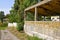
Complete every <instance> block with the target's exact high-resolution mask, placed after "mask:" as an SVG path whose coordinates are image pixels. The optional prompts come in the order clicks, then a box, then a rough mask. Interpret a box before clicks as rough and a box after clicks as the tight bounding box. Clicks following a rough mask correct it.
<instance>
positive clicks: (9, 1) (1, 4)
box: [0, 0, 14, 15]
mask: <svg viewBox="0 0 60 40" xmlns="http://www.w3.org/2000/svg"><path fill="white" fill-rule="evenodd" d="M13 4H14V0H0V11H4V12H5V15H6V14H8V13H9V10H10V9H11V7H12V6H13Z"/></svg>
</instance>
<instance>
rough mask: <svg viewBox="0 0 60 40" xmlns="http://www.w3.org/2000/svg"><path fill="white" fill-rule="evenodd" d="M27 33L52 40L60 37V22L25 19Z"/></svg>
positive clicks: (57, 39)
mask: <svg viewBox="0 0 60 40" xmlns="http://www.w3.org/2000/svg"><path fill="white" fill-rule="evenodd" d="M24 30H25V33H27V34H28V35H31V36H33V35H36V36H38V37H43V38H51V39H50V40H59V39H60V22H58V21H25V25H24Z"/></svg>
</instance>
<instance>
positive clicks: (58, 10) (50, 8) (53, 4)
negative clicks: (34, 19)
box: [26, 0, 60, 16]
mask: <svg viewBox="0 0 60 40" xmlns="http://www.w3.org/2000/svg"><path fill="white" fill-rule="evenodd" d="M33 6H34V5H33ZM31 7H32V6H31ZM28 8H29V7H28ZM26 11H30V12H33V13H34V12H35V7H33V8H31V9H28V10H26ZM37 12H38V13H39V14H40V15H45V16H49V15H52V16H53V15H54V16H55V15H60V0H51V1H49V2H47V3H44V4H42V5H38V6H37Z"/></svg>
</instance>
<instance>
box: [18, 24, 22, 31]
mask: <svg viewBox="0 0 60 40" xmlns="http://www.w3.org/2000/svg"><path fill="white" fill-rule="evenodd" d="M17 30H18V31H22V30H23V24H22V23H18V26H17Z"/></svg>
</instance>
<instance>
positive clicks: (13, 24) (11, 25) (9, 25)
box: [8, 22, 17, 27]
mask: <svg viewBox="0 0 60 40" xmlns="http://www.w3.org/2000/svg"><path fill="white" fill-rule="evenodd" d="M8 27H17V23H15V22H14V23H8Z"/></svg>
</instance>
